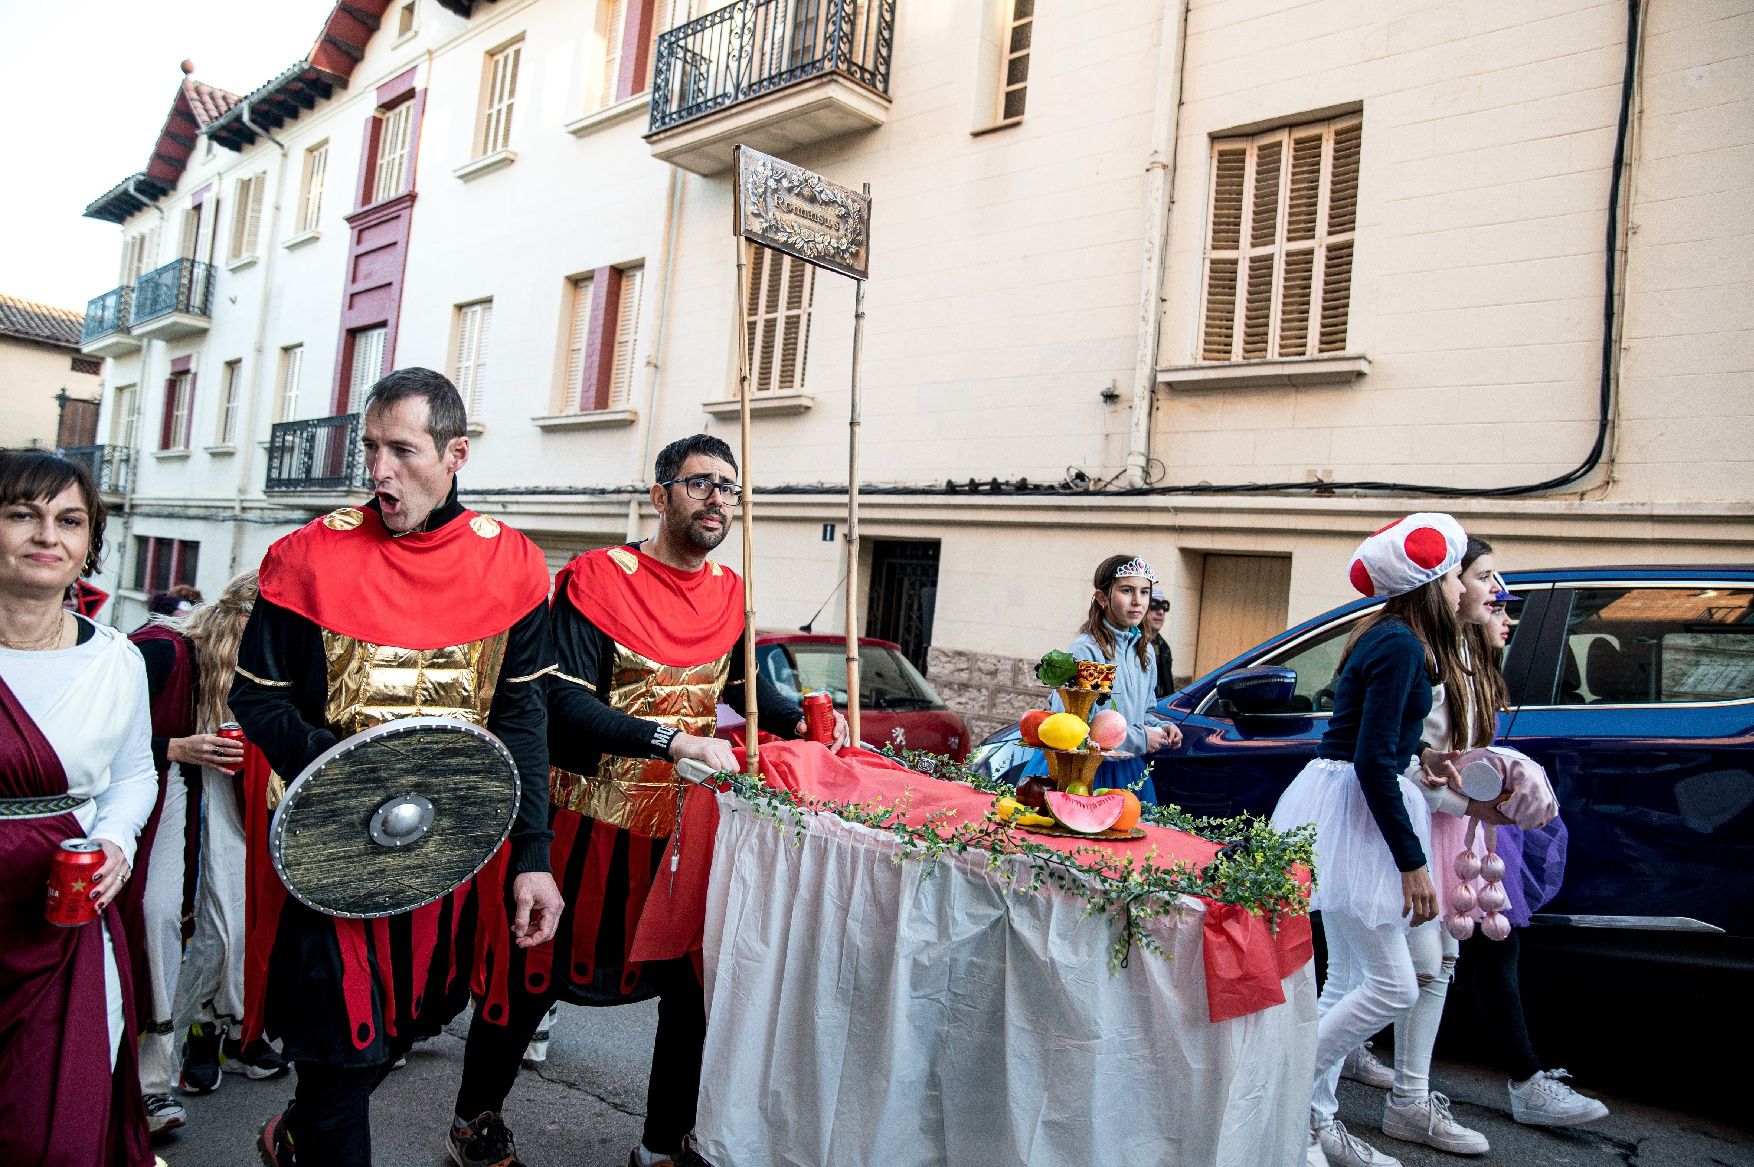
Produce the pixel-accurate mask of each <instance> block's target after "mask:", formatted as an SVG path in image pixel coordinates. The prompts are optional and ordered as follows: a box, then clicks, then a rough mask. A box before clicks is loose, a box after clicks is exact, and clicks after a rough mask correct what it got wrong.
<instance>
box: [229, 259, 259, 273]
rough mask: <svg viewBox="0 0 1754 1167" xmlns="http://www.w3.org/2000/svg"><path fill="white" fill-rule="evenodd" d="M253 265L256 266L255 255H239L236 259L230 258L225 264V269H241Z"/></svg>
mask: <svg viewBox="0 0 1754 1167" xmlns="http://www.w3.org/2000/svg"><path fill="white" fill-rule="evenodd" d="M255 266H256V257H255V256H253V255H240V256H238V257H237V258H236V259H234V260H232V261H231V262H230V263H228V264H226V265H225V270H226V271H243V270H244V269H245V268H246V267H255Z"/></svg>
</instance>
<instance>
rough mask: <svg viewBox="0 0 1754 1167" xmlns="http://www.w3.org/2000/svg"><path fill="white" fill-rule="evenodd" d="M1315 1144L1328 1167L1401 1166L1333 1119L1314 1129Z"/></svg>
mask: <svg viewBox="0 0 1754 1167" xmlns="http://www.w3.org/2000/svg"><path fill="white" fill-rule="evenodd" d="M1316 1140H1317V1145H1318V1146H1320V1147H1321V1149H1322V1154H1323V1155H1324V1156H1326V1157H1327V1160H1328V1163H1329V1167H1401V1161H1400V1160H1399V1159H1397V1158H1395V1157H1394V1156H1393V1155H1385V1154H1383V1153H1382V1152H1381V1151H1379V1150H1377V1149H1376V1148H1375V1147H1373V1146H1371V1145H1370V1144H1369V1143H1367V1142H1365V1141H1364V1140H1363V1139H1361V1138H1359V1137H1358V1136H1357V1135H1355V1134H1353V1133H1352V1132H1351V1131H1349V1130H1347V1129H1346V1124H1345V1123H1343V1122H1341V1121H1340V1120H1339V1119H1335V1120H1334V1121H1333V1122H1331V1123H1329V1124H1328V1125H1327V1126H1324V1127H1319V1128H1317V1130H1316Z"/></svg>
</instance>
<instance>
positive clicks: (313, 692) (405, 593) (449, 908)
mask: <svg viewBox="0 0 1754 1167" xmlns="http://www.w3.org/2000/svg"><path fill="white" fill-rule="evenodd" d="M466 425H467V418H466V416H465V414H464V410H463V402H462V399H461V398H460V397H459V396H458V395H457V390H456V388H455V387H454V386H453V385H452V384H451V383H450V382H449V381H448V380H446V379H445V378H444V377H442V376H440V375H439V374H438V373H435V372H432V371H431V370H429V369H400V370H397V371H396V372H394V373H391V374H390V375H389V376H387V377H385V378H384V379H383V380H381V381H379V382H378V383H377V384H376V385H374V386H372V391H371V395H370V396H369V397H368V398H367V399H366V404H365V428H364V445H365V459H366V467H367V470H368V471H369V472H370V474H371V481H372V490H373V495H374V497H373V499H372V500H371V501H370V502H369V503H367V504H366V505H365V506H364V507H360V508H355V507H343V508H341V509H340V510H338V511H334V512H332V513H330V514H328V515H326V516H324V517H323V518H321V519H316V520H313V521H312V522H311V523H309V524H307V525H306V526H304V527H302V528H300V529H299V530H297V531H295V532H293V533H292V534H291V535H288V536H286V537H285V538H283V539H281V540H280V541H279V542H277V543H275V544H274V546H272V547H270V548H269V549H268V554H267V556H266V557H265V558H264V559H263V560H262V568H261V576H260V582H261V599H260V600H259V601H258V602H257V603H256V606H255V610H254V611H253V612H252V614H251V616H250V622H249V624H248V625H247V626H246V627H245V629H244V638H243V644H242V646H241V647H240V649H239V651H238V664H237V680H236V682H235V684H234V685H233V687H232V691H231V707H232V710H233V712H234V713H236V715H237V718H238V721H239V723H240V724H241V725H242V726H243V729H244V733H245V735H246V736H247V737H248V738H249V740H250V741H251V742H252V743H254V744H255V745H256V746H257V747H259V748H260V749H261V751H262V753H263V754H264V755H265V756H266V757H267V759H268V762H269V763H270V764H271V765H272V766H273V767H274V770H275V772H276V773H277V774H278V775H279V776H280V777H281V778H282V779H284V780H286V781H290V780H291V779H292V778H293V777H295V776H297V775H298V774H299V773H300V772H301V771H303V770H304V768H305V767H306V766H307V765H308V764H309V763H310V762H311V760H312V759H314V758H315V757H316V756H317V755H318V754H321V753H322V752H323V751H324V750H326V749H328V748H329V747H330V746H332V745H334V744H335V743H336V742H337V741H339V740H340V739H342V738H344V737H347V736H350V735H352V734H355V733H358V732H360V731H361V730H364V729H367V728H369V727H370V726H373V725H377V724H380V723H382V722H385V721H393V720H396V719H398V718H403V717H415V716H433V715H438V716H446V717H456V718H461V719H463V720H465V721H470V722H474V723H475V724H478V725H482V724H484V725H485V726H486V727H487V729H489V730H490V731H492V732H493V733H494V734H496V735H498V737H499V738H500V740H501V741H502V742H504V743H505V746H506V748H507V749H508V750H510V751H511V755H512V759H513V761H515V762H516V763H517V767H518V773H519V774H520V776H521V778H522V783H523V787H522V796H521V799H520V801H519V804H518V817H517V821H516V822H515V823H513V825H512V830H511V838H510V840H509V842H508V844H507V846H506V848H504V852H505V853H506V856H507V862H508V863H509V866H510V868H511V872H512V881H511V883H512V896H513V898H514V901H515V903H514V906H513V909H512V910H513V912H514V914H515V922H514V923H513V924H512V925H511V933H512V935H513V936H514V937H515V938H516V939H517V942H518V943H521V944H535V943H538V942H540V941H543V940H546V939H547V938H548V937H549V936H552V935H553V933H554V926H555V923H556V921H557V920H558V918H559V914H560V894H559V892H558V890H557V889H556V888H555V885H554V879H553V877H552V876H551V875H550V874H549V872H548V844H549V840H550V838H551V836H550V834H549V831H548V784H547V781H546V777H547V774H548V740H547V717H546V711H545V707H544V704H543V699H542V685H541V678H542V676H543V675H544V674H545V673H547V672H549V671H550V669H551V668H552V667H553V659H552V647H551V645H550V642H549V639H548V632H547V615H548V613H547V607H548V605H547V599H548V572H547V567H546V565H545V563H544V561H543V558H542V553H541V552H540V551H539V550H537V548H536V546H535V545H534V544H532V543H531V542H530V541H529V540H528V539H526V538H524V536H522V535H520V534H518V533H517V532H516V531H514V530H512V529H511V528H509V527H506V526H504V525H503V524H501V523H499V522H496V521H495V520H493V519H491V518H488V517H487V516H485V515H479V514H476V513H474V512H473V511H469V510H466V509H465V508H464V507H463V506H462V505H460V504H459V503H458V502H457V482H456V476H457V470H458V469H459V468H460V467H461V466H462V465H463V463H464V462H465V461H467V460H468V457H469V439H468V437H467V436H466V435H465V426H466ZM431 780H432V781H435V782H440V783H442V782H443V781H444V776H443V775H432V776H431ZM496 892H497V889H496ZM474 914H475V897H474V896H473V895H471V888H470V885H469V884H468V883H465V884H464V885H463V886H462V887H460V888H458V889H457V890H456V891H455V892H453V893H451V894H450V895H447V896H445V897H443V898H441V899H439V900H437V901H435V902H434V903H431V904H427V905H426V906H424V907H421V908H416V909H415V910H413V911H411V912H404V913H402V914H400V915H394V916H389V917H385V918H380V919H373V920H357V919H338V918H334V917H330V916H325V915H322V914H319V913H318V912H315V911H313V910H312V909H310V908H309V907H306V906H305V905H304V904H302V903H300V902H299V901H298V900H296V899H292V898H288V899H286V900H285V902H284V903H283V905H282V906H281V909H280V913H279V919H278V922H277V924H276V926H275V929H274V942H273V948H272V951H271V953H270V955H269V958H268V984H267V993H266V1006H267V1028H268V1031H269V1032H270V1033H271V1034H274V1035H276V1036H278V1037H280V1039H281V1041H282V1043H283V1046H284V1052H285V1055H286V1057H287V1058H288V1059H289V1060H290V1061H291V1062H292V1063H293V1066H294V1068H295V1069H296V1070H297V1073H298V1083H297V1089H296V1092H295V1094H294V1098H293V1102H292V1105H291V1106H289V1107H288V1108H287V1110H286V1112H285V1113H284V1114H281V1115H276V1116H275V1117H273V1118H271V1119H269V1120H268V1123H267V1124H266V1125H265V1126H264V1127H263V1128H262V1138H261V1140H260V1144H259V1147H258V1149H259V1150H260V1152H261V1154H262V1158H263V1161H264V1162H265V1163H267V1164H269V1165H270V1167H286V1165H288V1164H293V1163H302V1164H306V1165H307V1167H355V1165H358V1167H365V1165H367V1164H369V1163H370V1162H371V1125H370V1102H371V1093H372V1091H373V1090H374V1089H376V1088H377V1085H378V1083H379V1082H381V1081H382V1080H383V1078H384V1075H385V1074H386V1073H388V1072H389V1070H390V1067H391V1066H392V1065H393V1064H394V1063H395V1061H396V1060H397V1059H398V1058H399V1057H400V1056H401V1055H402V1054H403V1053H404V1052H406V1050H407V1049H408V1047H409V1046H410V1045H412V1044H413V1043H414V1042H415V1041H416V1040H417V1039H419V1038H422V1037H429V1036H431V1035H432V1034H434V1033H436V1032H438V1029H439V1027H440V1026H442V1025H443V1024H444V1023H445V1022H446V1021H449V1020H450V1019H451V1018H452V1017H454V1016H456V1014H457V1013H458V1012H460V1011H461V1009H462V1007H463V1005H464V1004H466V1003H467V1000H468V982H469V976H468V958H469V953H470V951H471V948H472V944H473V934H472V931H473V928H472V920H473V917H474ZM500 914H501V915H503V914H504V910H503V909H501V911H500Z"/></svg>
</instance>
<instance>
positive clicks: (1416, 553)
mask: <svg viewBox="0 0 1754 1167" xmlns="http://www.w3.org/2000/svg"><path fill="white" fill-rule="evenodd" d="M1403 546H1405V547H1406V549H1407V558H1408V559H1411V560H1412V561H1413V562H1414V563H1417V564H1418V565H1419V566H1420V567H1423V568H1425V569H1426V570H1427V571H1429V570H1431V569H1432V568H1434V567H1436V566H1437V565H1438V564H1440V563H1442V562H1443V557H1444V555H1446V554H1447V553H1448V551H1449V547H1448V545H1447V544H1446V543H1445V542H1444V538H1443V534H1442V533H1441V532H1439V531H1438V530H1437V529H1436V528H1435V527H1419V528H1418V529H1416V530H1414V531H1411V532H1409V533H1408V535H1407V538H1406V539H1405V540H1404V542H1403Z"/></svg>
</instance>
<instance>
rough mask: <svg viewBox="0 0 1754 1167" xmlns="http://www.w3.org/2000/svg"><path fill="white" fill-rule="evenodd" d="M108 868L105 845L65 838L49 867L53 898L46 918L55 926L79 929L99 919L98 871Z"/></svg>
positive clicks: (92, 841)
mask: <svg viewBox="0 0 1754 1167" xmlns="http://www.w3.org/2000/svg"><path fill="white" fill-rule="evenodd" d="M103 865H104V848H103V844H102V843H99V842H97V841H96V840H95V839H63V840H62V841H61V849H60V850H59V851H57V852H55V859H54V862H53V863H51V864H50V866H49V899H48V903H47V904H46V905H45V906H44V908H43V916H44V918H46V919H47V920H48V921H49V923H51V924H58V925H60V926H61V927H63V928H75V927H78V926H79V925H80V924H89V923H91V922H92V921H93V920H95V919H97V904H96V903H95V902H94V901H93V900H92V898H91V892H92V888H93V886H94V885H95V884H96V883H97V869H98V868H100V867H102V866H103Z"/></svg>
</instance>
